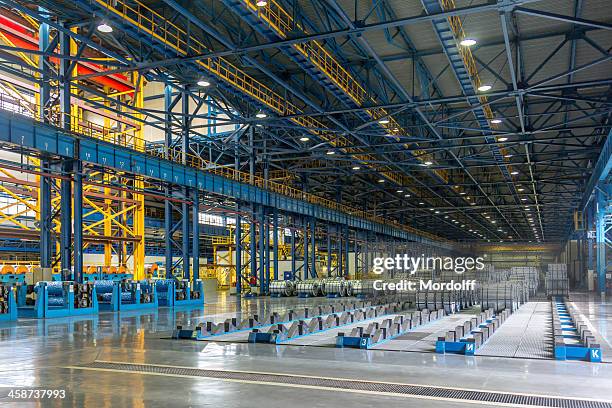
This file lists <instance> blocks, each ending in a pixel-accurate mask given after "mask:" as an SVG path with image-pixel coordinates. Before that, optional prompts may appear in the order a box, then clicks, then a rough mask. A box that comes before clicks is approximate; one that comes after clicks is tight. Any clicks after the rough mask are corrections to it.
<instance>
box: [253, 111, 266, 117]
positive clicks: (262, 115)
mask: <svg viewBox="0 0 612 408" xmlns="http://www.w3.org/2000/svg"><path fill="white" fill-rule="evenodd" d="M255 117H256V118H259V119H263V118H267V117H268V114H267V113H266V112H264V111H262V110H260V111H259V112H257V113H256V114H255Z"/></svg>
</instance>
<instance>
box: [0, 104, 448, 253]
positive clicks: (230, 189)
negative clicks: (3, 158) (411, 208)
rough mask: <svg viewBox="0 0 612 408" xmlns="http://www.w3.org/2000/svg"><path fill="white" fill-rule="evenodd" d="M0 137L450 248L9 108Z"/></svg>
mask: <svg viewBox="0 0 612 408" xmlns="http://www.w3.org/2000/svg"><path fill="white" fill-rule="evenodd" d="M0 140H1V141H3V142H5V143H7V144H9V145H13V146H15V148H20V149H22V150H30V151H33V152H37V153H45V154H52V155H59V156H62V157H64V158H72V159H79V160H82V161H84V162H88V163H93V164H97V165H100V166H103V167H109V168H114V169H116V170H117V171H125V172H129V173H132V174H136V175H140V176H143V177H146V178H151V179H156V180H161V181H164V182H167V183H172V184H174V185H177V186H181V187H197V188H199V189H200V190H204V191H208V192H210V193H215V194H219V195H223V196H226V197H230V198H233V199H235V200H244V201H249V202H252V203H254V204H261V205H265V206H267V207H272V208H278V209H279V210H281V211H284V212H289V213H293V214H300V215H304V216H311V217H316V218H317V219H319V220H322V221H329V222H334V223H342V224H347V225H349V226H350V227H351V228H355V229H364V230H372V231H374V232H377V233H379V234H384V235H389V236H395V237H396V238H399V239H404V240H408V241H417V242H422V243H431V244H432V245H436V246H439V247H442V248H450V244H447V243H445V242H438V241H434V240H431V239H429V238H426V237H423V236H420V235H417V234H415V233H412V232H408V231H404V230H402V229H400V228H398V227H395V226H393V225H389V224H379V223H376V222H374V221H370V220H367V219H365V218H361V217H358V216H355V215H352V214H347V213H343V212H341V211H338V210H335V209H331V208H327V207H323V206H321V205H318V204H313V203H309V202H307V201H304V200H302V199H296V198H292V197H288V196H285V195H282V194H278V193H274V192H271V191H269V190H266V189H263V188H260V187H256V186H253V185H250V184H248V183H242V182H238V181H234V180H230V179H228V178H225V177H223V176H218V175H215V174H210V173H208V172H205V171H201V170H198V169H195V168H193V167H188V166H185V165H182V164H178V163H175V162H171V161H168V160H165V159H162V158H159V157H156V156H151V155H148V154H146V153H143V152H137V151H134V150H132V149H128V148H124V147H121V146H117V145H113V144H111V143H108V142H105V141H102V140H97V139H92V138H89V137H85V136H76V135H74V134H69V133H67V132H65V131H62V130H61V129H57V128H54V127H52V126H50V125H46V124H43V123H40V122H37V121H35V120H32V119H31V118H27V117H25V116H20V115H17V114H14V113H11V112H6V111H0ZM77 146H78V149H77ZM77 150H78V153H77ZM76 208H80V207H76ZM77 214H78V212H77Z"/></svg>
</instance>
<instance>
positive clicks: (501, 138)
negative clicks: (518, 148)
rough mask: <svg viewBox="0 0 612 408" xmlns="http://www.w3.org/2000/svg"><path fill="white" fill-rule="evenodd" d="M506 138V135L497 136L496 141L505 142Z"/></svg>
mask: <svg viewBox="0 0 612 408" xmlns="http://www.w3.org/2000/svg"><path fill="white" fill-rule="evenodd" d="M506 140H508V138H507V137H498V138H497V141H498V142H505V141H506Z"/></svg>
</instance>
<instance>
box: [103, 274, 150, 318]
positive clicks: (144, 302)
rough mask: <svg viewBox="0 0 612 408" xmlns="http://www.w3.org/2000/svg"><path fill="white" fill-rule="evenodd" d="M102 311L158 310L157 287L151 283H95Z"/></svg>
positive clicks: (125, 281) (111, 281) (107, 281)
mask: <svg viewBox="0 0 612 408" xmlns="http://www.w3.org/2000/svg"><path fill="white" fill-rule="evenodd" d="M94 286H95V287H96V290H97V294H98V302H99V305H100V310H110V311H113V312H119V311H125V310H143V309H151V308H157V306H158V304H159V303H158V299H157V290H156V285H155V284H153V283H151V282H149V281H128V280H123V281H113V280H100V281H95V282H94Z"/></svg>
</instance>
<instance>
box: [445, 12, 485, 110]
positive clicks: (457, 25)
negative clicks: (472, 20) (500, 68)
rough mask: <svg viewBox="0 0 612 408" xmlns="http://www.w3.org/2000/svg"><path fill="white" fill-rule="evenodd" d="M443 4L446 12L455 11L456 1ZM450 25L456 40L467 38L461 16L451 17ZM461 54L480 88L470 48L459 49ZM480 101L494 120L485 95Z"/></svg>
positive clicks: (473, 79) (480, 97) (476, 87)
mask: <svg viewBox="0 0 612 408" xmlns="http://www.w3.org/2000/svg"><path fill="white" fill-rule="evenodd" d="M440 3H441V4H442V8H443V9H444V10H445V11H450V10H454V9H455V7H456V6H455V0H440ZM447 20H448V24H449V25H450V27H451V29H452V30H453V34H454V35H455V39H456V40H457V41H458V42H460V41H461V40H463V39H464V38H465V32H464V31H463V23H462V22H461V18H460V17H459V16H450V17H447ZM458 49H459V54H461V59H462V60H463V63H464V65H465V69H466V70H467V71H468V74H469V75H470V77H471V78H472V81H473V82H474V87H475V89H478V88H480V85H481V81H480V76H479V75H478V67H477V66H476V60H475V59H474V56H473V55H472V51H471V50H470V49H469V48H468V47H458ZM478 100H479V101H480V103H481V104H482V105H483V107H482V109H483V111H484V113H485V116H486V117H487V119H493V118H494V116H493V111H492V110H491V108H490V107H489V105H488V99H487V97H486V96H484V95H479V96H478Z"/></svg>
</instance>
